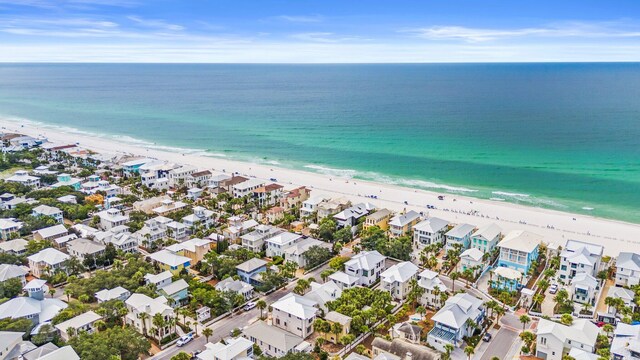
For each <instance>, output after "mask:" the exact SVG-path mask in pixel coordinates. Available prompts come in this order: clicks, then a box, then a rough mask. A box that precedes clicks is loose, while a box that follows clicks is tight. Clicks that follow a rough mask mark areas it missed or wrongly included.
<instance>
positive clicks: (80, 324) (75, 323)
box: [55, 311, 102, 339]
mask: <svg viewBox="0 0 640 360" xmlns="http://www.w3.org/2000/svg"><path fill="white" fill-rule="evenodd" d="M100 319H102V316H100V315H98V314H96V313H95V312H93V311H87V312H86V313H82V314H80V315H78V316H75V317H73V318H71V319H69V320H67V321H63V322H61V323H59V324H57V325H55V328H56V329H58V331H60V333H61V334H63V339H69V337H71V336H73V335H74V334H69V333H67V329H69V328H73V329H74V330H76V332H77V331H78V330H84V331H87V332H89V331H92V330H93V327H92V325H93V323H95V322H96V321H98V320H100Z"/></svg>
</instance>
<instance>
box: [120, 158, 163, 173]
mask: <svg viewBox="0 0 640 360" xmlns="http://www.w3.org/2000/svg"><path fill="white" fill-rule="evenodd" d="M153 161H156V160H153V159H147V158H140V159H133V160H129V161H127V162H125V163H123V164H122V172H123V174H124V176H125V177H130V176H133V175H137V174H139V173H140V167H141V166H142V165H144V164H146V163H150V162H153Z"/></svg>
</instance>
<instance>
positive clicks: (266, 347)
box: [242, 321, 304, 357]
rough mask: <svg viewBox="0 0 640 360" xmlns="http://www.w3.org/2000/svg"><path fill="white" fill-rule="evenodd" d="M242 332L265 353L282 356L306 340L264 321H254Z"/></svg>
mask: <svg viewBox="0 0 640 360" xmlns="http://www.w3.org/2000/svg"><path fill="white" fill-rule="evenodd" d="M242 333H243V336H244V337H245V338H246V339H249V340H250V341H252V342H253V343H254V344H256V345H258V346H259V347H260V349H261V350H262V352H263V354H264V355H267V356H278V357H282V356H284V355H286V354H288V353H290V352H292V351H293V350H294V349H295V348H296V347H297V346H298V345H300V344H301V343H302V342H304V339H302V338H301V337H299V336H296V335H293V334H291V333H289V332H287V331H285V330H282V329H280V328H277V327H275V326H270V325H267V324H266V323H265V322H264V321H257V322H255V323H253V324H252V325H250V326H249V327H248V328H246V329H244V330H243V332H242Z"/></svg>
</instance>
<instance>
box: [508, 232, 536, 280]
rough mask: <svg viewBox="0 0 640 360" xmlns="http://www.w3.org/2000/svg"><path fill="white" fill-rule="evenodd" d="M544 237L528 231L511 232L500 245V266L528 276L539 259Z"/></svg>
mask: <svg viewBox="0 0 640 360" xmlns="http://www.w3.org/2000/svg"><path fill="white" fill-rule="evenodd" d="M541 243H542V236H540V235H537V234H534V233H530V232H528V231H523V230H516V231H511V232H510V233H509V234H507V236H505V237H504V239H502V241H500V243H498V248H499V249H500V257H499V258H498V266H500V267H507V268H509V269H513V270H518V271H519V272H520V273H522V274H524V275H527V274H528V273H529V269H530V268H531V264H532V263H533V262H534V261H535V260H537V259H538V250H539V248H540V244H541Z"/></svg>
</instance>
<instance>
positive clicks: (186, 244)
mask: <svg viewBox="0 0 640 360" xmlns="http://www.w3.org/2000/svg"><path fill="white" fill-rule="evenodd" d="M211 243H212V241H211V240H208V239H199V238H193V239H189V240H187V241H183V242H181V243H177V244H173V245H171V246H167V247H166V248H165V249H167V250H169V251H171V252H174V253H177V252H179V251H182V250H186V251H189V252H192V253H195V252H196V248H198V247H201V246H205V245H209V244H211Z"/></svg>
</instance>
